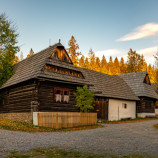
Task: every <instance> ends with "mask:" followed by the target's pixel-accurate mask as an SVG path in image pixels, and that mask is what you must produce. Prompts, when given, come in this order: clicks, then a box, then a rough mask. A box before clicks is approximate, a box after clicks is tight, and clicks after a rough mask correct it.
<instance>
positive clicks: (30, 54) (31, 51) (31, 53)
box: [27, 48, 34, 58]
mask: <svg viewBox="0 0 158 158" xmlns="http://www.w3.org/2000/svg"><path fill="white" fill-rule="evenodd" d="M32 55H34V51H33V49H32V48H31V49H30V52H29V54H28V55H27V58H29V57H31V56H32Z"/></svg>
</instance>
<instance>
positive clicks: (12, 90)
mask: <svg viewBox="0 0 158 158" xmlns="http://www.w3.org/2000/svg"><path fill="white" fill-rule="evenodd" d="M35 86H37V84H28V85H26V86H19V87H17V88H12V89H10V90H9V91H10V92H14V91H18V90H22V89H27V88H31V87H35Z"/></svg>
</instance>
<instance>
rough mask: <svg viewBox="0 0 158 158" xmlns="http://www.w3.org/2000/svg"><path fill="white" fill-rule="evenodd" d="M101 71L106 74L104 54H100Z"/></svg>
mask: <svg viewBox="0 0 158 158" xmlns="http://www.w3.org/2000/svg"><path fill="white" fill-rule="evenodd" d="M101 72H102V73H105V74H108V64H107V61H106V59H105V56H104V55H103V56H102V60H101Z"/></svg>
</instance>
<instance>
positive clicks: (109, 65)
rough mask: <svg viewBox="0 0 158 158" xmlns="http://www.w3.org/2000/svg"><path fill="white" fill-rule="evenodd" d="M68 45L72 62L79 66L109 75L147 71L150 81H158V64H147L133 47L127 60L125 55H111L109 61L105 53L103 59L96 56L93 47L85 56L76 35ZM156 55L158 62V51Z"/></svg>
mask: <svg viewBox="0 0 158 158" xmlns="http://www.w3.org/2000/svg"><path fill="white" fill-rule="evenodd" d="M68 46H69V48H68V49H67V51H68V53H69V55H70V57H71V59H72V62H73V63H74V65H75V66H77V67H81V68H86V69H90V70H94V71H98V72H101V73H105V74H109V75H119V74H124V73H131V72H139V71H147V72H148V74H149V77H150V81H151V82H157V83H158V64H157V65H156V64H155V66H154V65H153V66H152V65H151V64H147V62H146V61H145V58H144V56H143V54H142V55H140V54H139V53H137V52H136V51H133V50H132V49H130V50H129V52H128V55H127V62H125V61H124V58H123V57H121V59H120V60H118V58H117V57H116V58H115V59H113V58H112V56H110V58H109V61H107V59H106V57H105V55H103V56H102V59H100V58H99V57H96V55H95V53H94V52H93V50H92V49H90V50H89V53H88V56H86V57H85V56H84V55H82V53H81V52H79V45H78V44H77V42H76V40H75V38H74V36H72V37H71V39H70V41H69V42H68ZM154 57H155V59H156V61H157V63H158V53H156V55H155V56H153V58H154Z"/></svg>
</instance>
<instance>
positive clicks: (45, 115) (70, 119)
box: [35, 112, 97, 128]
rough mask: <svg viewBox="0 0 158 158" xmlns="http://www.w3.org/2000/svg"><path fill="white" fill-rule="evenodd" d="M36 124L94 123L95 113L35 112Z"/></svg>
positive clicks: (71, 125) (73, 124) (59, 126)
mask: <svg viewBox="0 0 158 158" xmlns="http://www.w3.org/2000/svg"><path fill="white" fill-rule="evenodd" d="M35 118H36V119H37V121H36V125H39V126H44V127H52V128H62V127H75V126H82V125H94V124H96V123H97V113H80V112H37V113H36V117H35Z"/></svg>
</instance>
